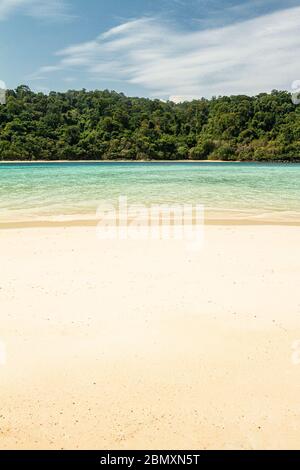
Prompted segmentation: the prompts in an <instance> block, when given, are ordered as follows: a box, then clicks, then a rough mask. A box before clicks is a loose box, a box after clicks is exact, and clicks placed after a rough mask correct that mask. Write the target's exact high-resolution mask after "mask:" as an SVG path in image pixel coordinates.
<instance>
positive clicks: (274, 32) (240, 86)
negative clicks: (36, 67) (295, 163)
mask: <svg viewBox="0 0 300 470" xmlns="http://www.w3.org/2000/svg"><path fill="white" fill-rule="evenodd" d="M299 29H300V7H296V8H290V9H286V10H281V11H277V12H275V13H272V14H268V15H264V16H260V17H258V18H255V19H251V20H247V21H243V22H240V23H234V24H232V25H230V26H226V27H220V28H214V29H205V30H199V31H189V32H188V31H177V30H175V29H174V28H173V27H171V26H170V25H168V24H165V23H162V22H159V21H157V20H155V19H153V18H152V19H149V18H142V19H138V20H134V21H130V22H127V23H124V24H122V25H120V26H117V27H116V28H112V29H110V30H109V31H107V32H105V33H104V34H101V35H100V36H98V37H97V38H95V39H94V40H92V41H89V42H85V43H81V44H76V45H73V46H70V47H68V48H65V49H64V50H61V51H59V52H58V53H57V56H58V57H60V60H59V61H58V63H57V64H56V65H54V66H53V67H54V68H53V72H54V71H55V70H56V69H57V70H58V69H59V70H61V71H70V70H72V75H74V71H75V70H80V71H85V72H86V73H87V74H88V76H89V78H93V79H96V80H97V79H101V80H102V81H103V80H107V81H108V82H110V81H111V80H121V81H123V82H128V83H130V84H136V85H138V86H139V87H140V88H142V89H144V90H145V93H146V94H148V95H151V96H156V97H161V98H163V97H169V96H171V97H173V98H172V99H174V100H175V101H182V100H185V99H192V98H198V97H201V96H207V97H209V96H213V95H222V94H239V93H242V94H256V93H258V92H261V91H270V90H272V89H274V88H278V89H286V88H289V87H290V83H291V82H292V81H293V80H295V79H297V78H299V74H300V71H299V65H298V55H299V54H298V51H299V50H300V34H299ZM42 70H43V72H47V70H46V69H45V67H44V68H43V69H42ZM49 71H51V69H50V70H49ZM38 73H40V71H39V72H38Z"/></svg>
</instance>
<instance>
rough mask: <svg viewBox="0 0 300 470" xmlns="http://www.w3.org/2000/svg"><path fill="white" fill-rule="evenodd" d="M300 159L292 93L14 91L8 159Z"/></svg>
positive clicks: (5, 147)
mask: <svg viewBox="0 0 300 470" xmlns="http://www.w3.org/2000/svg"><path fill="white" fill-rule="evenodd" d="M67 159H71V160H79V159H80V160H98V159H99V160H106V159H107V160H114V159H126V160H151V159H154V160H163V159H165V160H175V159H180V160H188V159H189V160H198V159H199V160H205V159H210V160H246V161H280V160H284V161H296V160H298V161H300V107H299V106H296V105H294V104H293V103H292V101H291V96H290V94H289V93H287V92H283V91H273V92H272V93H270V94H267V93H262V94H259V95H258V96H255V97H249V96H243V95H241V96H228V97H226V96H224V97H219V98H213V99H211V100H207V99H201V100H195V101H192V102H186V103H181V104H174V103H172V102H162V101H160V100H150V99H146V98H128V97H126V96H124V95H123V94H122V93H116V92H114V91H112V92H110V91H107V90H105V91H89V92H88V91H85V90H82V91H72V90H71V91H68V92H66V93H57V92H51V93H50V94H49V95H45V94H43V93H34V92H32V91H31V90H30V89H29V88H28V87H26V86H24V85H23V86H19V87H18V88H17V89H16V90H9V91H8V92H7V102H6V104H5V105H0V160H67Z"/></svg>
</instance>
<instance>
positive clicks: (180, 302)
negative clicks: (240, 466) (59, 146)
mask: <svg viewBox="0 0 300 470" xmlns="http://www.w3.org/2000/svg"><path fill="white" fill-rule="evenodd" d="M0 239H1V243H0V259H1V271H0V305H1V316H0V341H1V345H2V346H1V351H2V352H1V361H0V380H1V412H0V448H1V449H61V448H63V449H78V448H80V449H140V448H141V449H231V448H234V449H262V448H263V449H281V448H289V449H293V448H299V439H300V437H299V436H300V399H299V396H300V361H298V354H297V350H293V348H294V349H297V347H298V345H297V343H296V341H297V340H300V322H299V317H300V289H299V273H300V250H299V245H300V230H299V227H297V226H295V227H292V226H290V227H288V226H275V225H274V226H271V225H270V226H259V225H255V226H254V225H253V226H252V225H248V226H239V225H220V226H218V225H211V226H206V228H205V245H204V248H203V250H202V251H200V252H189V251H187V249H186V246H185V244H184V243H183V242H179V241H148V242H146V241H100V240H98V239H97V237H96V233H95V228H94V227H84V226H82V227H65V228H64V227H40V228H24V229H2V230H0ZM299 349H300V342H299ZM5 356H6V357H5ZM299 357H300V354H299ZM298 362H299V364H298Z"/></svg>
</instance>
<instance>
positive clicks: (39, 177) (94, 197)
mask: <svg viewBox="0 0 300 470" xmlns="http://www.w3.org/2000/svg"><path fill="white" fill-rule="evenodd" d="M120 196H123V197H127V199H128V203H129V204H144V205H147V206H150V205H151V204H169V205H171V204H202V205H203V206H204V209H205V215H206V218H207V219H215V220H223V219H225V220H226V219H227V220H228V219H233V220H242V219H245V220H246V219H252V220H263V221H272V220H280V221H290V222H300V164H261V163H211V162H209V163H196V162H195V163H190V162H188V163H179V162H174V163H173V162H171V163H123V162H120V163H108V162H107V163H103V162H101V163H34V164H31V163H30V164H28V163H24V164H23V163H13V164H1V165H0V222H1V223H3V222H14V221H33V220H65V219H70V220H72V219H74V220H78V219H85V218H87V219H93V218H95V217H96V210H97V207H99V206H100V207H102V206H103V205H105V204H107V203H112V204H114V205H116V204H118V199H119V197H120Z"/></svg>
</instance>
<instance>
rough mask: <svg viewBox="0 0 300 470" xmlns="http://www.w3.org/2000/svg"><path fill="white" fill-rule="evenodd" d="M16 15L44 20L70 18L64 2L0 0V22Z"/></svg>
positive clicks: (56, 0)
mask: <svg viewBox="0 0 300 470" xmlns="http://www.w3.org/2000/svg"><path fill="white" fill-rule="evenodd" d="M16 13H22V14H25V15H27V16H32V17H36V18H45V19H67V18H70V15H69V12H68V8H67V5H66V4H65V3H64V0H0V21H1V20H6V19H7V18H9V17H10V16H11V15H13V14H16Z"/></svg>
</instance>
